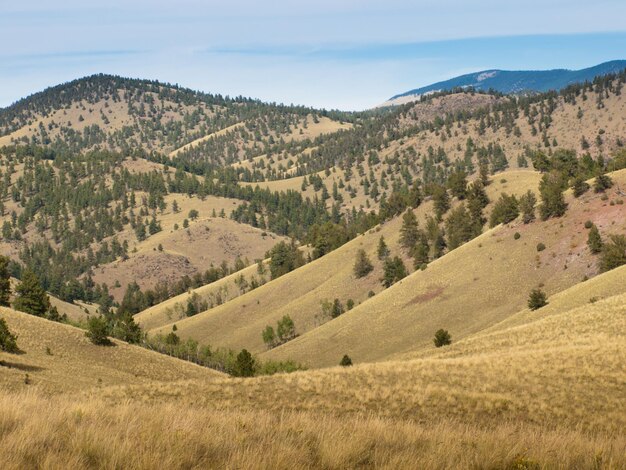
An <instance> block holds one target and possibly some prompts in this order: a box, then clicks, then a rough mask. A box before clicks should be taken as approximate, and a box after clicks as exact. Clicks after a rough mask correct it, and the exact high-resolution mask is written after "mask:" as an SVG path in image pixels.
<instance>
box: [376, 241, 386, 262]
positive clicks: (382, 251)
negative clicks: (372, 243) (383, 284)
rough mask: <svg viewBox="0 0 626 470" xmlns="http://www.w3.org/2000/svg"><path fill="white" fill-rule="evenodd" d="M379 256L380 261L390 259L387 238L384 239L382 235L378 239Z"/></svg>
mask: <svg viewBox="0 0 626 470" xmlns="http://www.w3.org/2000/svg"><path fill="white" fill-rule="evenodd" d="M377 254H378V259H380V260H383V259H386V258H388V257H389V247H388V246H387V243H385V237H383V236H382V235H381V236H380V238H379V239H378V250H377Z"/></svg>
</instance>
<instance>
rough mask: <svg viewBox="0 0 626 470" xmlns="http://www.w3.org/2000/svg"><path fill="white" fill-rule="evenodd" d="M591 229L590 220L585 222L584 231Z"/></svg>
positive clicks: (591, 223)
mask: <svg viewBox="0 0 626 470" xmlns="http://www.w3.org/2000/svg"><path fill="white" fill-rule="evenodd" d="M591 227H593V222H592V221H591V220H588V221H587V222H585V228H586V229H590V228H591Z"/></svg>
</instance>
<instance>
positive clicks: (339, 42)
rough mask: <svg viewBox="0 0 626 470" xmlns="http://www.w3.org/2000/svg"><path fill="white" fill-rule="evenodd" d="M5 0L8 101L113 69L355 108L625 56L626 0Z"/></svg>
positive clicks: (1, 84) (1, 66)
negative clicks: (497, 74)
mask: <svg viewBox="0 0 626 470" xmlns="http://www.w3.org/2000/svg"><path fill="white" fill-rule="evenodd" d="M7 3H9V2H7V1H4V0H2V1H0V44H1V46H0V106H6V105H9V104H10V103H12V102H14V101H15V100H17V99H19V98H21V97H23V96H26V95H28V94H30V93H33V92H35V91H38V90H41V89H43V88H45V87H46V86H50V85H54V84H57V83H60V82H64V81H67V80H71V79H74V78H78V77H81V76H85V75H89V74H92V73H98V72H104V73H114V74H119V75H124V76H130V77H138V78H151V79H159V80H163V81H168V82H172V83H179V84H181V85H184V86H188V87H191V88H194V89H200V90H203V91H208V92H214V93H222V94H228V95H231V96H237V95H245V96H252V97H256V98H261V99H263V100H266V101H277V102H285V103H297V104H305V105H311V106H316V107H326V108H339V109H346V110H356V109H364V108H367V107H371V106H373V105H376V104H378V103H380V102H382V101H384V100H385V99H387V98H388V97H390V96H392V95H395V94H398V93H401V92H404V91H406V90H409V89H413V88H417V87H420V86H423V85H427V84H430V83H432V82H435V81H439V80H443V79H447V78H451V77H453V76H456V75H460V74H463V73H468V72H473V71H477V70H482V69H489V68H501V69H517V70H520V69H548V68H574V69H576V68H583V67H587V66H591V65H595V64H597V63H600V62H603V61H607V60H612V59H625V58H626V54H625V51H626V1H624V0H597V1H594V2H589V1H582V0H552V1H549V0H543V1H539V0H526V1H524V2H520V1H516V2H509V1H506V0H498V1H496V0H474V1H472V2H467V1H461V0H437V1H435V0H416V1H408V0H387V1H384V2H383V1H374V0H344V1H341V0H334V1H331V0H316V1H315V2H298V1H296V0H292V1H287V0H275V1H265V2H261V1H252V0H230V1H222V2H215V1H211V0H208V1H207V0H178V1H177V2H171V1H170V2H163V1H161V0H152V1H148V0H125V1H122V0H108V1H102V0H91V1H89V2H87V1H84V0H83V1H78V0H65V1H57V2H49V1H41V0H22V1H20V2H10V4H7Z"/></svg>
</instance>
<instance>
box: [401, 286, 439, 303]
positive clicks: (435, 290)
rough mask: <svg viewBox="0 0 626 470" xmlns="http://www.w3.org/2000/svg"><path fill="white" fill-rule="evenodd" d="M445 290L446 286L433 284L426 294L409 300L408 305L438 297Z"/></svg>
mask: <svg viewBox="0 0 626 470" xmlns="http://www.w3.org/2000/svg"><path fill="white" fill-rule="evenodd" d="M444 290H445V287H440V286H431V287H430V288H429V290H428V291H427V292H426V293H425V294H421V295H418V296H416V297H414V298H413V299H412V300H411V301H410V302H407V305H415V304H423V303H425V302H428V301H430V300H433V299H436V298H437V297H439V296H440V295H441V294H443V291H444Z"/></svg>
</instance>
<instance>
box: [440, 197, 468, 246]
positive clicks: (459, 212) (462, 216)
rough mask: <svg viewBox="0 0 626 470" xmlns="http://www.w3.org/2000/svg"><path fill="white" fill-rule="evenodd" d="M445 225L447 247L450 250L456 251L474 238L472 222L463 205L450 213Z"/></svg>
mask: <svg viewBox="0 0 626 470" xmlns="http://www.w3.org/2000/svg"><path fill="white" fill-rule="evenodd" d="M445 225H446V235H447V242H448V243H447V245H448V248H450V250H454V249H455V248H457V247H459V246H461V245H462V244H463V243H465V242H468V241H470V240H471V239H472V238H473V236H474V231H473V227H472V220H471V218H470V216H469V214H468V212H467V211H466V210H465V205H463V204H461V205H460V206H459V207H457V208H456V209H454V210H453V211H452V212H450V215H448V218H447V219H446V222H445Z"/></svg>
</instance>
